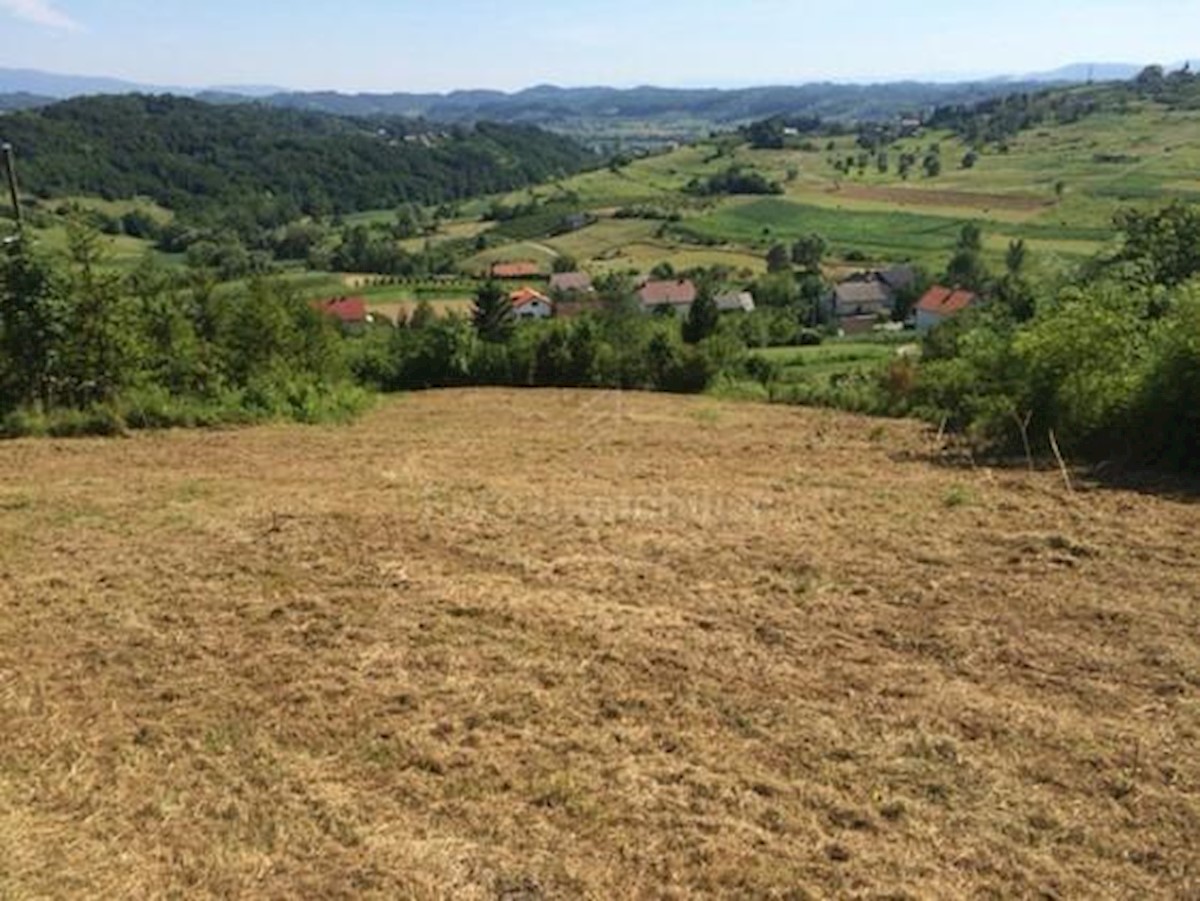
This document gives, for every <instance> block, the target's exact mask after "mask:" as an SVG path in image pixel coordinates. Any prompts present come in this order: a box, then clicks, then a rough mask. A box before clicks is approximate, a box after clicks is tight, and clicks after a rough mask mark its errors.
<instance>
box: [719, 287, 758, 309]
mask: <svg viewBox="0 0 1200 901" xmlns="http://www.w3.org/2000/svg"><path fill="white" fill-rule="evenodd" d="M717 309H718V310H719V311H721V312H722V313H753V312H754V295H753V294H751V293H750V292H749V291H731V292H728V293H726V294H721V295H718V296H717Z"/></svg>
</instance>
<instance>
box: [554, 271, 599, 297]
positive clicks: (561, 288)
mask: <svg viewBox="0 0 1200 901" xmlns="http://www.w3.org/2000/svg"><path fill="white" fill-rule="evenodd" d="M594 290H595V289H594V288H593V287H592V277H591V276H590V275H588V274H587V273H586V272H556V273H554V275H552V276H550V293H551V294H589V293H591V292H592V291H594Z"/></svg>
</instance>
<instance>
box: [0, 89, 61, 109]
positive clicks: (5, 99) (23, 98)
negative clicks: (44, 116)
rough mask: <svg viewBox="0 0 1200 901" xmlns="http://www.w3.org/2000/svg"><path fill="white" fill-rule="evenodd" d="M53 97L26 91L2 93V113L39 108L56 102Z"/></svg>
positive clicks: (0, 101)
mask: <svg viewBox="0 0 1200 901" xmlns="http://www.w3.org/2000/svg"><path fill="white" fill-rule="evenodd" d="M54 102H55V100H54V98H53V97H44V96H42V95H40V94H28V93H25V92H24V91H21V92H18V93H15V94H0V113H10V112H13V111H15V110H23V109H37V108H38V107H40V106H49V105H50V104H52V103H54Z"/></svg>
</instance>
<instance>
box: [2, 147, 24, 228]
mask: <svg viewBox="0 0 1200 901" xmlns="http://www.w3.org/2000/svg"><path fill="white" fill-rule="evenodd" d="M0 154H3V155H4V174H5V175H6V176H7V177H8V193H9V196H11V197H12V208H13V218H14V219H16V220H17V231H22V230H24V226H25V220H24V219H23V218H22V216H21V192H20V191H19V190H18V189H17V158H16V156H15V155H14V154H13V146H12V144H9V143H8V142H7V141H5V142H4V143H3V144H0Z"/></svg>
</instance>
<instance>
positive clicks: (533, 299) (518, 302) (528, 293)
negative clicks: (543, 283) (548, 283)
mask: <svg viewBox="0 0 1200 901" xmlns="http://www.w3.org/2000/svg"><path fill="white" fill-rule="evenodd" d="M508 298H509V300H511V301H512V305H513V308H514V309H516V308H517V307H523V306H525V305H526V304H530V303H537V302H538V301H541V302H542V303H544V304H549V303H550V298H549V297H547V296H546V295H545V294H543V293H541V292H540V291H535V290H533V288H530V287H525V288H521V289H520V290H518V291H513V293H512V294H510V295H508Z"/></svg>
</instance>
